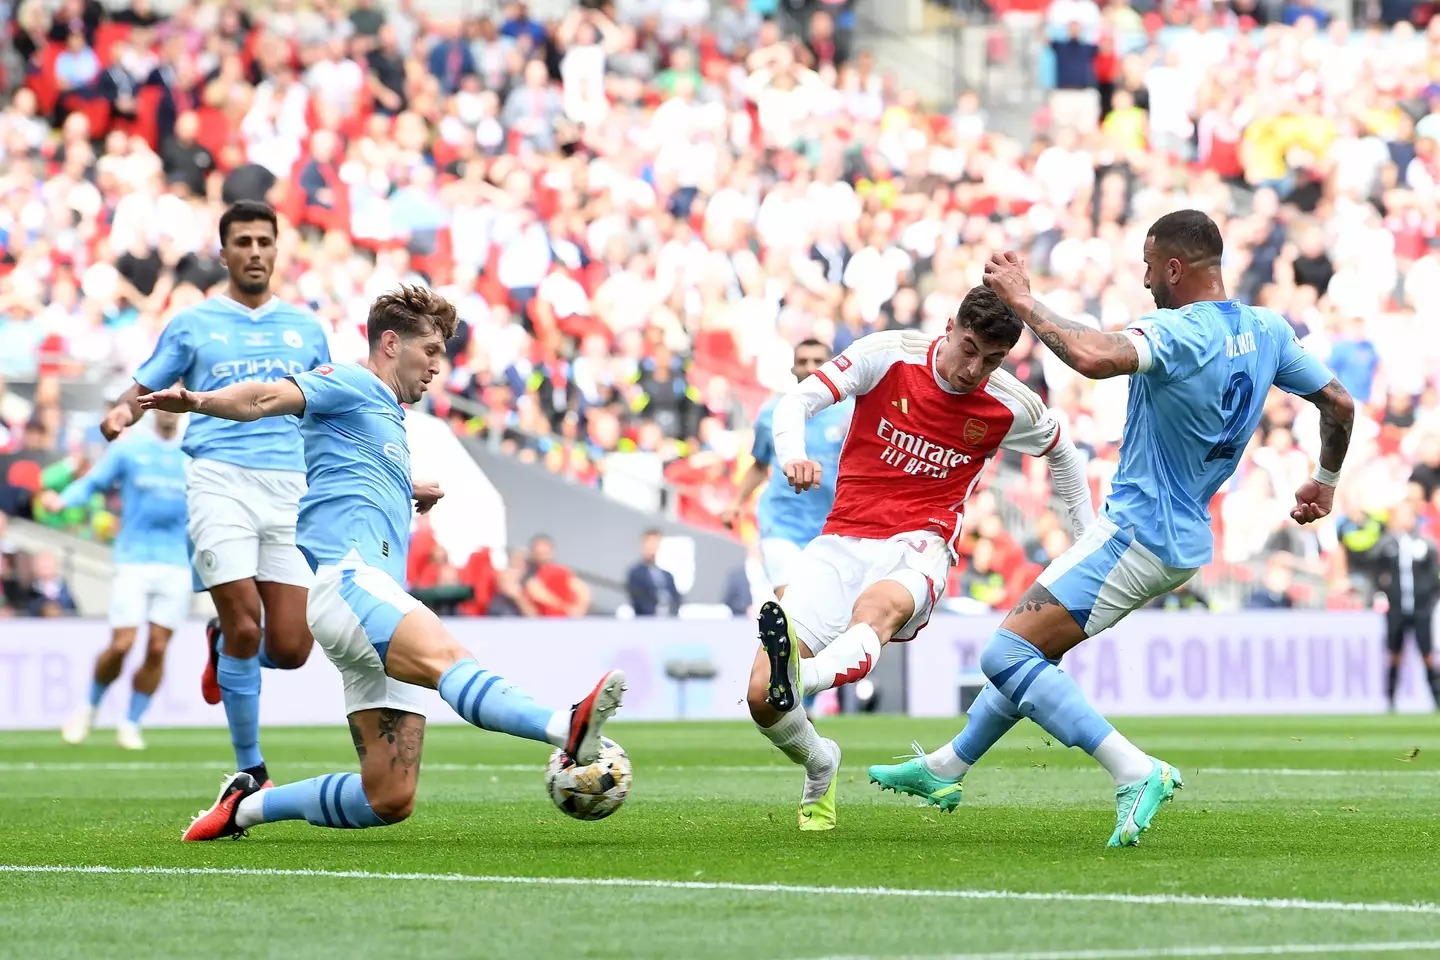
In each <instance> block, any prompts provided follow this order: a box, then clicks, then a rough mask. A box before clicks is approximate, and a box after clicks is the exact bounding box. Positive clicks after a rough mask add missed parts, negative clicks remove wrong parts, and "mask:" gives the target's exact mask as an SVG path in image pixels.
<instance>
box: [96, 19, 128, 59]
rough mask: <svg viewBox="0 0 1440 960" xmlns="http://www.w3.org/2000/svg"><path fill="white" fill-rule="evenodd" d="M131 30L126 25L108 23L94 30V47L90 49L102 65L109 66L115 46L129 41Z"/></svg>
mask: <svg viewBox="0 0 1440 960" xmlns="http://www.w3.org/2000/svg"><path fill="white" fill-rule="evenodd" d="M132 29H133V28H132V27H131V26H130V24H128V23H108V22H107V23H102V24H100V26H98V27H96V28H95V45H94V47H92V49H93V50H94V51H95V56H96V57H98V58H99V60H100V63H101V64H102V65H104V66H106V67H108V66H110V62H111V54H112V53H113V51H114V49H115V45H116V44H117V43H124V42H126V41H127V40H129V39H130V34H131V31H132Z"/></svg>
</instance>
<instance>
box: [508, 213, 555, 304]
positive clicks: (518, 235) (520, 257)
mask: <svg viewBox="0 0 1440 960" xmlns="http://www.w3.org/2000/svg"><path fill="white" fill-rule="evenodd" d="M502 230H503V231H504V236H505V239H504V240H503V241H501V242H502V243H503V246H502V247H501V250H500V260H499V263H498V264H497V266H496V269H495V276H496V279H498V280H499V281H500V283H501V285H502V286H504V287H505V289H507V290H523V289H527V288H528V289H535V288H536V287H539V286H540V282H541V281H542V280H544V279H545V275H546V273H548V272H549V270H550V261H551V257H550V238H549V237H548V236H547V235H546V233H545V228H544V227H543V226H541V225H540V224H538V223H531V224H529V225H528V226H525V227H523V228H520V229H519V230H518V231H516V229H515V227H514V226H513V225H506V226H505V227H500V226H499V225H497V230H496V233H497V234H499V233H501V231H502Z"/></svg>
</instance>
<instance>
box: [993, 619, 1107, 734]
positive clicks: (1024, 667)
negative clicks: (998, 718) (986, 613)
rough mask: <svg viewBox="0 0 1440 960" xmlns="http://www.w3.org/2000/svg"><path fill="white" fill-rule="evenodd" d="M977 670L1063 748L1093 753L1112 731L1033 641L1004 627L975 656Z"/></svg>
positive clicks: (1067, 676) (1071, 681) (1056, 664)
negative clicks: (1076, 748) (1074, 748)
mask: <svg viewBox="0 0 1440 960" xmlns="http://www.w3.org/2000/svg"><path fill="white" fill-rule="evenodd" d="M980 668H981V669H982V670H984V671H985V675H986V676H987V677H989V678H990V682H991V683H993V684H994V685H995V687H996V689H998V690H999V691H1000V692H1001V693H1003V694H1004V695H1005V696H1006V698H1007V699H1009V700H1010V702H1011V703H1013V704H1015V706H1016V709H1017V710H1018V711H1019V713H1020V715H1021V716H1023V717H1029V718H1030V719H1031V720H1034V721H1035V722H1036V723H1038V724H1040V726H1041V727H1043V728H1044V729H1045V731H1046V732H1047V733H1049V734H1050V735H1051V736H1053V737H1054V738H1055V739H1057V740H1059V741H1060V742H1061V743H1063V744H1065V746H1067V747H1080V748H1081V749H1082V750H1084V751H1085V752H1086V753H1090V754H1093V753H1094V752H1095V748H1096V747H1098V746H1100V741H1102V740H1104V739H1105V738H1106V737H1107V736H1109V735H1110V733H1111V732H1113V731H1114V729H1115V728H1114V727H1112V726H1111V725H1110V723H1109V721H1107V720H1106V719H1105V718H1104V717H1102V716H1100V714H1099V713H1098V712H1096V710H1095V708H1094V707H1092V706H1090V703H1089V701H1087V700H1086V699H1085V695H1084V694H1083V693H1081V692H1080V688H1079V687H1077V686H1076V685H1075V681H1074V680H1072V679H1071V678H1070V675H1069V674H1067V673H1066V672H1065V671H1064V670H1061V669H1060V667H1059V664H1058V663H1053V662H1051V661H1050V660H1047V659H1046V658H1045V655H1044V654H1042V653H1041V652H1040V651H1039V650H1038V649H1037V648H1036V647H1035V646H1034V645H1033V644H1031V643H1030V642H1029V641H1027V640H1026V639H1025V638H1024V637H1021V636H1020V635H1019V634H1016V633H1012V632H1011V631H1009V630H1006V629H1005V628H1003V627H1002V628H1000V629H999V630H996V631H995V635H994V636H992V637H991V638H990V642H989V643H988V644H986V645H985V650H984V652H982V653H981V654H980Z"/></svg>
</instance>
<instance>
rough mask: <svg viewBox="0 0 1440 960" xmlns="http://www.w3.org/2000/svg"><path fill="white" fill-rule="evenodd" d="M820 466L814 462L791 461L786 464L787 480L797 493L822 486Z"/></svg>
mask: <svg viewBox="0 0 1440 960" xmlns="http://www.w3.org/2000/svg"><path fill="white" fill-rule="evenodd" d="M820 473H821V470H820V464H818V463H816V462H815V461H814V460H791V461H790V462H789V463H787V464H785V479H786V480H788V481H790V486H792V487H794V488H795V492H796V493H800V492H802V491H804V490H809V489H810V488H811V487H818V486H820Z"/></svg>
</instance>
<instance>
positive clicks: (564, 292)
mask: <svg viewBox="0 0 1440 960" xmlns="http://www.w3.org/2000/svg"><path fill="white" fill-rule="evenodd" d="M535 295H536V296H537V297H538V298H539V299H541V300H544V301H545V302H546V303H548V304H550V309H551V310H553V311H555V316H556V317H557V318H560V319H563V318H565V317H588V316H590V298H589V297H588V296H586V294H585V288H584V287H582V286H580V284H579V283H578V282H576V280H575V278H574V277H572V276H570V275H569V274H568V273H566V272H565V271H564V270H551V271H550V273H549V275H547V276H546V277H545V279H544V280H542V281H540V287H539V289H537V290H536V292H535Z"/></svg>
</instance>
